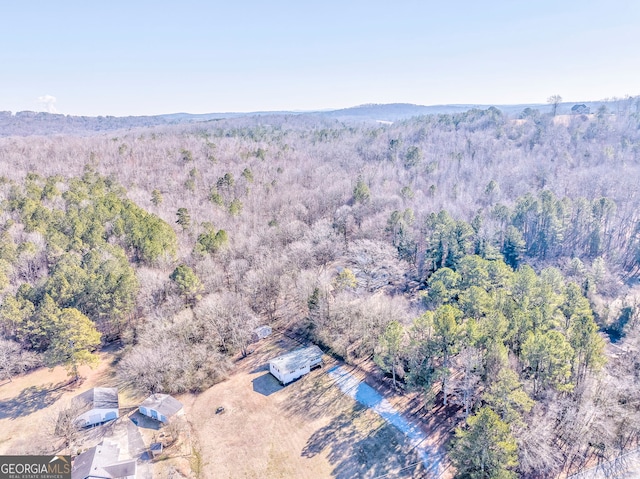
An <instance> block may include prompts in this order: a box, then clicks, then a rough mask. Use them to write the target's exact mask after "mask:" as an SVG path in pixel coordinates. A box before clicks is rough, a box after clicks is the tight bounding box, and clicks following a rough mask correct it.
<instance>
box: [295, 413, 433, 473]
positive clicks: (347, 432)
mask: <svg viewBox="0 0 640 479" xmlns="http://www.w3.org/2000/svg"><path fill="white" fill-rule="evenodd" d="M323 452H326V454H327V458H328V460H329V462H330V463H331V464H332V466H333V471H332V476H333V477H335V478H336V479H351V478H354V477H357V478H374V477H378V476H382V475H385V474H387V475H388V476H387V477H394V478H426V477H428V476H427V475H426V473H425V471H424V467H423V465H422V460H421V458H420V456H419V455H418V454H417V453H416V452H415V451H414V450H413V446H412V445H411V444H410V443H409V441H408V440H407V439H406V438H405V437H404V435H403V434H402V433H400V432H399V431H398V430H397V429H395V428H394V427H393V426H391V425H389V424H387V423H386V422H384V421H383V420H382V419H381V418H379V417H377V415H375V413H373V412H371V411H369V410H367V409H366V408H364V407H362V406H360V405H355V406H354V407H353V408H352V409H351V411H347V412H344V413H343V414H341V415H339V416H337V417H336V418H334V419H333V420H332V421H331V422H330V423H329V424H328V425H327V426H325V427H323V428H321V429H318V430H317V431H316V432H315V433H314V434H313V435H312V436H311V437H310V438H309V440H308V441H307V444H306V445H305V447H304V449H303V450H302V456H303V457H314V456H316V455H318V454H321V453H323Z"/></svg>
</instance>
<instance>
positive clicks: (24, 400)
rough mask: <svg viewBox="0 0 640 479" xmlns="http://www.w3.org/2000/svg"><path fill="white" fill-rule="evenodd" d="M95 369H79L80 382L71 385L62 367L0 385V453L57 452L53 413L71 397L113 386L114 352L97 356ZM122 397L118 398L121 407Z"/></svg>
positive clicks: (110, 351)
mask: <svg viewBox="0 0 640 479" xmlns="http://www.w3.org/2000/svg"><path fill="white" fill-rule="evenodd" d="M99 356H100V364H99V365H98V366H97V367H96V368H95V369H90V368H89V367H88V366H83V367H81V368H80V376H81V377H82V379H81V380H80V381H78V382H75V383H70V381H69V377H68V376H67V372H66V371H65V370H64V369H63V368H62V367H57V368H55V369H53V370H49V369H47V368H40V369H38V370H35V371H33V372H31V373H29V374H26V375H23V376H18V377H14V378H13V380H12V381H11V382H9V381H6V380H5V381H3V382H1V383H0V454H28V453H37V452H41V451H45V450H54V449H56V447H55V444H51V441H52V438H51V437H50V434H49V433H50V431H51V430H52V429H53V423H54V418H55V417H56V412H57V411H58V410H59V409H60V408H62V407H64V406H66V405H68V403H69V401H70V400H71V398H72V397H73V396H75V395H77V394H79V393H81V392H83V391H86V390H87V389H90V388H92V387H94V386H103V387H109V386H114V385H115V384H114V380H113V377H112V367H111V362H112V361H113V349H109V348H107V349H106V350H104V351H102V352H100V353H99ZM123 399H125V398H123V397H122V396H121V397H120V401H121V406H122V405H123Z"/></svg>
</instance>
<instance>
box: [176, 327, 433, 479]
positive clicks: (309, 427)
mask: <svg viewBox="0 0 640 479" xmlns="http://www.w3.org/2000/svg"><path fill="white" fill-rule="evenodd" d="M296 347H299V345H298V344H296V343H295V342H293V341H290V340H288V339H287V338H280V339H276V340H272V341H266V340H265V341H264V343H263V344H260V345H259V347H257V348H256V350H255V351H254V352H253V353H252V354H250V355H249V356H248V357H247V358H245V359H243V360H241V361H239V362H238V368H237V370H236V371H235V372H234V373H233V374H232V376H231V377H230V379H229V380H227V381H225V382H223V383H220V384H217V385H215V386H213V387H212V388H210V389H209V390H207V391H205V392H203V393H201V394H197V395H195V394H194V395H191V394H189V395H183V396H181V400H182V401H183V403H184V404H185V410H186V413H187V417H188V418H189V420H190V422H191V424H192V425H193V428H194V431H195V432H194V434H195V436H196V441H197V447H199V449H200V451H201V458H202V475H203V477H205V478H211V479H232V478H233V479H236V478H243V479H245V478H246V479H251V478H256V479H257V478H261V479H262V478H264V479H276V478H288V477H296V478H307V479H315V478H328V477H336V478H339V479H351V478H369V479H372V478H376V477H380V476H384V475H385V474H386V475H387V476H385V477H394V478H416V477H424V472H423V471H424V468H423V466H422V460H421V458H420V455H419V454H418V453H417V452H416V451H415V449H414V446H413V445H412V444H411V442H410V441H409V440H408V439H407V438H406V437H405V436H404V435H403V434H402V433H401V432H400V431H398V430H397V429H396V428H395V427H393V426H391V425H390V424H388V423H387V422H385V421H384V420H383V419H382V418H381V417H380V416H379V415H378V414H376V413H375V412H373V411H371V410H370V409H368V408H366V407H365V406H363V405H361V404H359V403H358V402H356V401H355V400H354V399H352V398H351V397H349V396H347V395H345V394H344V393H342V392H341V391H340V389H339V388H338V387H336V385H335V380H334V379H333V378H332V377H331V376H330V375H329V374H326V372H327V370H328V369H329V368H330V367H331V366H332V365H333V364H332V363H331V362H329V364H325V366H324V367H323V368H321V369H316V370H314V371H312V372H311V374H309V375H307V376H304V377H302V378H301V379H300V380H298V381H296V382H294V383H292V384H289V385H287V387H285V388H283V387H282V386H280V385H279V384H278V383H277V381H276V380H275V378H273V377H272V376H271V375H270V374H269V372H268V369H267V361H268V360H269V359H270V358H272V357H274V356H276V355H278V354H280V353H282V352H284V351H288V350H291V349H294V348H296ZM325 358H326V356H325ZM220 406H221V407H224V408H225V411H224V413H222V414H216V413H215V411H216V409H217V408H218V407H220Z"/></svg>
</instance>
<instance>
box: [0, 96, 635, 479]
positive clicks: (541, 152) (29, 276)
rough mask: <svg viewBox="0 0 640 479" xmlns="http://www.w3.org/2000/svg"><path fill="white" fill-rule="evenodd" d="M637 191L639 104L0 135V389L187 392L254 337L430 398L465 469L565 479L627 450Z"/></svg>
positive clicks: (464, 472) (469, 473) (453, 455)
mask: <svg viewBox="0 0 640 479" xmlns="http://www.w3.org/2000/svg"><path fill="white" fill-rule="evenodd" d="M614 106H615V107H614ZM638 179H640V99H639V98H629V99H626V100H624V101H618V102H616V103H615V105H610V106H609V107H607V106H606V105H602V106H601V107H600V108H599V109H598V111H597V112H595V113H594V114H589V115H558V116H554V115H553V114H550V113H546V112H544V113H541V112H539V111H537V110H535V109H531V108H527V109H525V110H524V111H523V112H521V114H519V115H516V116H513V115H507V114H505V113H503V112H501V111H500V110H498V109H496V108H489V109H485V110H479V109H475V110H469V111H467V112H464V113H457V114H440V115H428V116H420V117H415V118H411V119H408V120H402V121H398V122H395V123H393V124H372V123H363V122H360V123H358V122H343V121H339V120H335V119H330V118H323V117H319V116H308V115H273V116H260V117H248V118H236V119H226V120H218V121H207V122H202V123H194V124H187V125H168V126H167V125H165V126H155V127H148V128H140V129H130V130H127V131H118V132H110V133H100V134H96V135H92V136H84V137H78V136H71V135H68V136H31V137H7V138H2V139H0V218H1V221H0V296H1V297H2V306H1V307H0V333H1V335H2V337H1V338H0V375H4V376H6V377H11V376H12V375H14V374H19V373H21V372H24V371H26V370H28V369H30V368H33V367H37V366H40V365H49V366H52V365H56V364H63V365H65V366H66V367H67V368H68V369H69V372H70V374H77V368H78V366H79V365H81V364H91V363H92V362H93V361H95V359H94V358H95V351H96V349H97V348H99V347H100V345H101V344H102V345H104V344H107V343H110V342H114V341H119V342H120V343H121V344H122V348H121V352H120V359H119V362H118V366H117V367H118V376H119V378H120V380H121V381H122V383H123V384H129V385H131V386H132V387H135V388H138V389H140V390H142V391H144V392H154V391H163V392H181V391H194V390H202V389H205V388H207V387H209V386H211V385H212V384H214V383H215V382H218V381H220V380H222V379H223V378H224V377H225V375H226V374H228V372H229V371H230V368H231V364H232V362H231V357H232V356H233V355H235V354H244V353H246V351H247V347H248V344H249V341H250V337H251V331H252V330H253V328H255V327H256V326H257V325H259V324H263V323H264V324H272V325H274V326H276V327H278V328H279V329H281V330H284V329H286V330H290V331H292V332H295V333H296V334H299V335H304V336H306V337H308V338H309V339H311V340H313V341H315V342H317V343H318V344H320V345H321V346H323V348H324V349H325V350H326V351H328V352H330V353H332V354H334V355H336V356H338V357H340V358H342V359H344V360H345V361H347V362H352V363H353V362H359V361H362V360H371V361H374V362H375V364H377V366H378V367H379V368H380V370H381V371H383V372H385V373H387V374H388V377H389V379H388V380H389V382H390V383H392V384H393V385H394V386H395V387H396V388H397V390H398V391H408V392H410V391H413V392H416V391H418V392H419V394H420V397H421V400H422V401H423V402H424V408H425V410H428V409H429V408H430V407H432V406H434V405H435V404H444V405H446V406H447V410H448V411H451V412H452V414H454V415H455V421H456V426H457V427H456V428H455V433H454V434H453V435H452V438H451V446H450V447H451V449H450V460H451V462H452V464H453V465H454V466H455V468H456V470H457V471H458V476H459V477H505V478H506V477H516V476H519V477H554V476H556V475H558V474H559V473H560V472H561V471H564V472H568V471H577V470H579V469H580V468H583V467H585V466H586V465H592V464H595V463H597V462H602V461H609V460H612V459H615V458H616V457H620V456H621V455H623V454H624V453H626V452H628V451H629V450H632V449H634V448H636V447H638V446H639V444H638V442H639V440H640V403H639V402H638V393H639V392H640V378H639V377H638V371H639V370H640V360H639V359H638V352H639V351H640V334H639V333H638V328H639V327H640V325H639V324H638V320H639V319H640V309H639V304H638V298H637V293H638V275H639V274H640V208H639V206H640V191H639V185H640V182H639V181H638ZM479 471H482V472H479ZM478 474H479V475H478Z"/></svg>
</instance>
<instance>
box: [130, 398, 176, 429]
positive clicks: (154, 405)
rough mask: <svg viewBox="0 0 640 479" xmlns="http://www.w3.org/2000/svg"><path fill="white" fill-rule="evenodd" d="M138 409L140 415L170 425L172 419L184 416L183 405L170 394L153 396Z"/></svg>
mask: <svg viewBox="0 0 640 479" xmlns="http://www.w3.org/2000/svg"><path fill="white" fill-rule="evenodd" d="M138 409H139V410H140V414H144V415H145V416H148V417H150V418H152V419H155V420H156V421H160V422H163V423H165V424H167V423H169V422H170V421H171V418H173V417H176V416H182V415H183V414H184V409H183V408H182V403H181V402H180V401H178V400H177V399H176V398H174V397H172V396H169V395H168V394H152V395H151V396H149V397H148V398H147V399H145V400H144V401H143V402H142V404H140V407H139V408H138Z"/></svg>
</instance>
